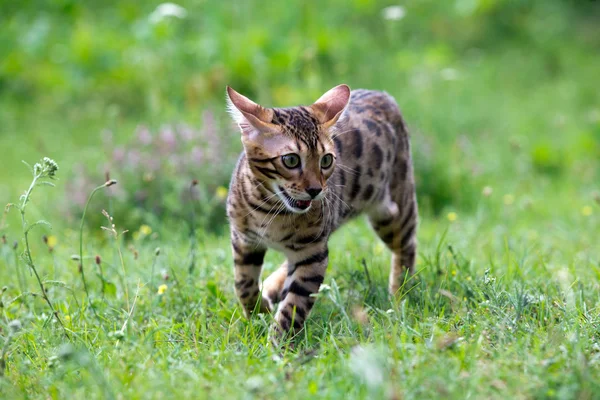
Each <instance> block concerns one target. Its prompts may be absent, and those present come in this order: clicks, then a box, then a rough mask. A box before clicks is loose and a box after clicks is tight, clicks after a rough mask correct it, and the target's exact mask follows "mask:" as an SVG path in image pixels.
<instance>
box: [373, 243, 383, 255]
mask: <svg viewBox="0 0 600 400" xmlns="http://www.w3.org/2000/svg"><path fill="white" fill-rule="evenodd" d="M384 250H385V245H384V244H383V243H381V242H377V244H376V245H375V251H374V253H375V255H379V254H381V253H383V251H384Z"/></svg>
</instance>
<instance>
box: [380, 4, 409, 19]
mask: <svg viewBox="0 0 600 400" xmlns="http://www.w3.org/2000/svg"><path fill="white" fill-rule="evenodd" d="M381 14H382V15H383V19H387V20H388V21H399V20H401V19H402V18H404V16H405V15H406V10H405V9H404V7H402V6H389V7H386V8H384V9H383V10H381Z"/></svg>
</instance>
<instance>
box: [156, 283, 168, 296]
mask: <svg viewBox="0 0 600 400" xmlns="http://www.w3.org/2000/svg"><path fill="white" fill-rule="evenodd" d="M168 288H169V287H168V286H167V285H165V284H162V285H160V286H159V287H158V292H157V293H158V295H159V296H160V295H163V294H164V293H165V292H166V291H167V289H168Z"/></svg>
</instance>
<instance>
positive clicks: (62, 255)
mask: <svg viewBox="0 0 600 400" xmlns="http://www.w3.org/2000/svg"><path fill="white" fill-rule="evenodd" d="M0 10H2V12H0V149H1V150H2V152H1V154H0V202H2V205H4V204H11V206H7V207H6V209H4V213H3V214H1V216H0V290H1V294H0V308H1V310H0V312H1V313H2V316H1V318H0V398H3V399H30V398H33V399H35V398H46V399H47V398H52V399H62V398H74V399H77V398H86V399H96V398H98V399H162V398H193V399H197V398H225V399H229V398H260V399H271V398H281V397H282V396H285V397H286V398H291V399H295V398H298V399H302V398H311V397H319V398H331V399H338V398H339V399H354V398H356V399H362V398H387V399H401V398H407V399H411V398H423V397H425V398H457V399H463V398H486V399H487V398H524V399H525V398H526V399H529V398H536V399H537V398H540V399H541V398H544V399H546V398H550V399H552V398H557V399H571V398H573V399H594V398H600V394H599V393H600V248H599V246H598V243H599V241H598V236H599V235H600V91H599V90H598V87H597V86H598V85H597V81H598V71H600V25H598V23H597V21H598V18H599V17H600V3H599V2H594V1H583V0H582V1H575V0H571V1H569V0H552V1H551V0H531V1H525V0H456V1H448V2H443V3H442V2H435V1H433V0H418V1H414V2H406V3H405V4H401V5H398V4H393V3H390V2H386V1H380V0H350V1H346V0H344V1H342V0H330V1H323V2H317V1H313V0H309V1H301V0H290V1H286V2H272V3H269V4H268V6H266V5H265V3H264V2H260V1H257V0H248V1H243V2H239V1H233V0H224V1H213V0H205V1H199V0H195V1H192V0H187V1H181V2H178V3H177V5H173V4H166V5H165V4H162V5H160V3H158V2H143V3H142V2H137V1H133V0H122V1H114V0H109V1H104V2H76V1H72V0H54V1H40V0H31V1H22V2H8V1H0ZM339 83H346V84H348V85H350V87H352V88H370V89H378V90H385V91H387V92H388V93H390V94H391V95H393V96H394V97H395V98H396V100H397V102H398V104H399V106H400V108H401V110H402V112H403V115H404V117H405V119H406V121H407V123H408V125H409V129H410V133H411V140H412V146H413V158H414V162H415V173H416V178H417V186H418V201H419V207H420V225H419V230H418V238H419V250H418V253H419V254H418V260H417V273H416V274H415V275H414V277H412V278H411V284H410V290H406V291H405V292H404V293H403V294H402V295H401V296H399V297H397V298H394V299H390V298H389V297H388V295H387V291H386V288H387V274H388V268H389V262H390V253H389V252H388V251H387V250H386V249H385V247H384V245H383V244H382V243H381V242H380V241H379V240H378V239H377V237H376V236H375V234H374V233H373V232H372V231H371V229H370V228H369V227H368V224H367V223H366V221H365V220H363V219H362V218H358V219H356V220H355V221H353V222H352V223H350V224H349V225H348V226H346V227H344V228H343V229H341V230H340V231H339V232H337V233H336V234H335V235H334V236H333V238H332V241H331V243H330V267H329V270H328V275H327V276H326V279H325V285H324V287H323V289H322V290H321V292H320V293H319V300H318V302H317V304H316V306H315V309H314V311H313V313H312V314H311V316H310V318H309V319H308V322H307V327H306V329H305V330H303V331H302V332H301V334H300V336H299V337H298V338H297V340H296V346H295V348H294V349H287V350H283V351H280V350H279V349H276V348H273V346H271V345H270V343H269V340H268V337H267V330H268V326H269V324H270V323H271V320H272V317H271V316H270V315H260V316H257V317H256V318H254V319H251V320H247V319H246V318H244V317H243V315H242V310H241V308H240V306H239V304H238V302H237V300H236V298H235V294H234V288H233V271H232V265H233V261H232V256H231V253H230V243H229V238H228V234H227V232H228V226H227V221H226V218H225V214H224V202H225V198H226V195H227V190H228V184H229V177H230V173H231V171H232V169H233V165H234V163H235V161H236V159H237V156H238V154H239V152H240V151H241V143H240V140H239V136H238V132H237V130H236V128H235V127H234V126H232V124H231V123H230V121H229V119H228V116H227V115H226V112H225V104H224V103H225V101H224V99H225V85H230V86H232V87H234V88H235V89H236V90H238V91H239V92H241V93H243V94H245V95H248V96H249V97H251V98H253V99H255V100H257V101H258V102H260V103H262V104H264V105H267V106H269V105H271V106H289V105H294V104H308V103H310V102H312V101H314V100H315V99H317V98H318V97H319V95H320V94H321V93H323V92H324V91H326V90H327V89H329V88H331V87H333V86H334V85H336V84H339ZM44 157H48V159H44ZM22 160H23V161H25V164H24V163H22V162H21V161H22ZM36 163H39V166H36ZM26 164H29V165H26ZM56 167H58V169H57V168H56ZM113 180H114V181H116V183H115V182H113ZM43 182H46V183H52V184H53V185H54V186H52V185H48V184H46V183H43ZM92 194H93V195H92ZM36 221H37V222H36ZM38 222H39V223H38ZM281 261H282V257H281V255H279V254H276V253H272V252H270V253H268V255H267V259H266V264H265V269H266V272H265V273H267V272H270V271H272V270H274V268H276V266H278V265H279V263H281Z"/></svg>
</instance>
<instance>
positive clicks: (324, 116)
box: [311, 85, 350, 129]
mask: <svg viewBox="0 0 600 400" xmlns="http://www.w3.org/2000/svg"><path fill="white" fill-rule="evenodd" d="M348 100H350V88H349V87H348V85H338V86H336V87H334V88H333V89H330V90H329V91H328V92H327V93H325V94H324V95H323V96H321V97H320V98H319V100H317V101H316V102H315V104H313V105H312V106H311V108H312V109H313V111H314V112H315V114H316V116H317V119H318V120H319V122H320V123H321V125H323V126H324V127H325V128H326V129H327V128H329V127H331V126H333V125H334V124H335V123H336V122H337V121H338V119H339V118H340V116H341V115H342V112H343V111H344V109H345V108H346V105H347V104H348Z"/></svg>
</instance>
